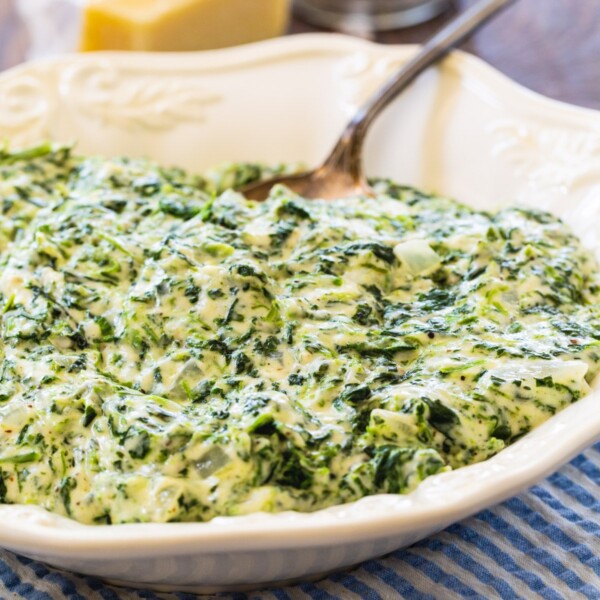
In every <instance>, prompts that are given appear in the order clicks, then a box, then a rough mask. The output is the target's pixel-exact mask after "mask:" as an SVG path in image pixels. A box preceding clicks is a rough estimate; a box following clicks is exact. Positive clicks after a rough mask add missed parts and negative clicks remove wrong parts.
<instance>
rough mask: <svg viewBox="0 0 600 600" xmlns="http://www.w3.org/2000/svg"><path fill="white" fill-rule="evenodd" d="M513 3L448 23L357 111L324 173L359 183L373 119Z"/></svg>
mask: <svg viewBox="0 0 600 600" xmlns="http://www.w3.org/2000/svg"><path fill="white" fill-rule="evenodd" d="M513 2H515V0H479V2H477V3H476V4H475V5H474V6H472V7H471V8H469V9H467V10H466V11H464V12H462V13H460V14H459V15H457V16H456V17H455V18H454V19H452V21H450V22H449V23H448V24H447V25H446V26H444V27H443V28H442V29H441V30H440V31H439V32H438V33H436V34H435V35H434V36H433V37H432V38H431V39H430V40H429V41H428V42H426V43H425V44H424V45H423V46H422V47H421V50H420V51H419V52H418V53H417V55H416V56H415V57H413V58H412V59H411V60H410V61H409V62H407V63H406V64H405V65H403V66H402V67H401V68H400V69H399V70H398V71H396V72H395V73H394V75H393V76H392V77H391V78H390V79H389V80H388V81H387V82H386V83H385V84H384V85H383V86H382V87H381V88H380V89H379V90H378V91H377V92H376V93H375V94H374V95H373V96H372V97H371V98H370V99H369V100H368V101H367V102H366V104H364V105H363V106H362V107H361V108H360V109H359V110H358V112H357V113H356V115H355V116H354V118H353V119H352V121H350V123H349V124H348V126H347V127H346V129H345V131H344V133H343V134H342V136H341V138H340V140H339V141H338V143H337V144H336V146H335V147H334V149H333V151H332V152H331V154H330V155H329V158H327V160H326V161H325V164H324V167H325V168H326V169H328V170H329V169H334V170H338V169H343V170H344V171H346V172H347V173H350V174H351V175H352V176H353V177H354V178H355V181H357V182H358V181H362V177H363V175H362V147H363V143H364V139H365V137H366V134H367V131H368V129H369V127H370V125H371V123H372V122H373V121H374V120H375V118H376V117H377V116H378V115H379V114H380V113H381V111H382V110H383V109H384V108H385V107H386V106H387V105H388V104H389V103H390V102H391V101H392V100H393V99H394V98H396V96H397V95H398V94H399V93H400V92H402V91H403V90H405V89H406V88H407V87H408V86H409V85H410V84H411V83H412V82H413V81H414V80H415V79H416V78H417V77H418V76H419V75H420V74H421V73H422V72H423V71H425V70H426V69H427V68H429V67H430V66H431V65H432V64H434V63H436V62H437V61H438V60H440V59H441V58H443V57H444V56H445V55H446V54H447V53H448V52H449V51H450V50H451V49H452V48H454V47H455V46H456V45H457V44H459V43H460V42H462V41H463V40H464V39H465V38H467V37H468V36H469V35H471V34H472V33H474V32H475V31H477V30H478V29H479V28H480V27H481V26H483V25H484V24H485V23H487V21H489V20H490V19H491V18H492V17H494V16H495V15H496V14H497V13H498V12H500V11H501V10H502V9H504V8H506V7H508V6H509V5H510V4H512V3H513Z"/></svg>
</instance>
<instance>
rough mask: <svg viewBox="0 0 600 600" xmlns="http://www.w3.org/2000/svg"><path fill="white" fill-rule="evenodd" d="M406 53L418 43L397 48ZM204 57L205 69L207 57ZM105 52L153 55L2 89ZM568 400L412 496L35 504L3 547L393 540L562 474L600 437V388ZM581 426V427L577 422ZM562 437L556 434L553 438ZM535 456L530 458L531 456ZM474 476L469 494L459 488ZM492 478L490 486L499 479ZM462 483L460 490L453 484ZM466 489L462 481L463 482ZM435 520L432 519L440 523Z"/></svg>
mask: <svg viewBox="0 0 600 600" xmlns="http://www.w3.org/2000/svg"><path fill="white" fill-rule="evenodd" d="M377 48H378V46H377V45H376V44H373V43H371V42H366V41H363V40H357V39H355V38H349V37H346V36H342V35H337V34H304V35H298V36H292V37H288V38H282V39H277V40H269V41H266V42H260V43H257V44H251V45H248V46H244V47H243V52H240V48H230V49H225V50H218V51H208V52H203V53H184V54H179V55H177V59H176V60H177V68H178V69H179V70H182V69H183V70H185V69H188V68H189V69H192V70H197V71H206V70H212V69H223V68H226V67H227V64H234V63H235V65H236V66H239V65H240V64H245V63H256V62H257V61H260V60H263V59H264V60H272V59H273V56H274V55H278V59H277V60H285V59H286V58H289V57H290V56H293V55H295V54H298V53H303V54H306V53H310V52H323V51H331V50H333V51H348V52H352V51H356V50H367V51H375V50H376V49H377ZM386 48H387V49H390V48H393V49H394V50H395V51H397V54H398V57H399V58H401V59H402V58H406V57H408V56H409V55H410V54H411V53H412V52H414V50H415V48H416V47H415V46H412V45H411V46H394V47H389V46H387V47H386ZM199 54H201V55H202V66H199V64H198V55H199ZM90 57H92V59H94V60H97V59H98V58H99V57H100V58H105V59H106V60H107V61H108V62H110V61H119V63H124V64H126V65H127V66H136V65H137V66H147V65H148V55H145V54H141V53H120V52H105V53H94V54H92V55H89V56H86V55H83V56H69V57H62V58H56V59H45V60H41V61H35V62H33V63H29V64H26V65H22V66H20V67H16V68H14V69H11V70H9V71H7V72H6V73H4V74H2V75H0V85H1V84H2V83H3V82H4V81H5V80H7V79H8V78H10V77H11V76H13V75H14V74H17V73H27V71H29V70H30V69H33V68H37V67H38V66H44V65H51V64H58V65H62V64H64V65H70V64H75V63H78V62H79V63H82V64H85V61H87V60H90ZM174 59H175V57H174V56H173V55H171V54H166V53H165V54H162V53H157V54H153V55H152V65H153V68H154V69H156V70H157V72H162V70H163V69H168V68H169V67H170V66H172V65H173V64H174V62H173V61H174ZM446 64H449V65H450V66H451V67H453V68H455V69H458V70H460V71H464V72H469V73H470V74H473V75H475V76H476V77H478V78H480V79H482V80H484V81H485V82H486V83H487V84H488V85H490V86H493V87H494V89H495V91H497V92H498V93H501V94H502V95H503V99H504V100H505V101H506V102H507V103H510V102H517V103H518V104H519V106H520V107H522V106H523V103H529V105H530V106H531V107H534V108H535V109H536V110H543V111H545V112H546V113H548V114H551V116H552V117H553V119H555V120H556V119H558V120H560V121H561V123H564V122H565V121H567V122H569V123H573V124H575V123H578V124H582V125H585V127H586V128H588V129H590V128H591V129H595V130H596V129H597V130H600V112H596V111H594V110H591V109H586V108H579V107H574V106H570V105H568V104H565V103H562V102H559V101H556V100H551V99H549V98H546V97H544V96H542V95H540V94H537V93H535V92H532V91H531V90H528V89H526V88H525V87H523V86H521V85H519V84H517V83H515V82H513V81H512V80H510V79H509V78H508V77H506V76H505V75H503V74H502V73H500V72H499V71H497V70H496V69H495V68H493V67H491V66H490V65H488V64H487V63H485V62H484V61H483V60H481V59H479V58H477V57H475V56H472V55H468V54H466V53H464V52H454V53H453V54H452V55H450V56H449V57H448V59H447V63H446ZM594 388H595V389H594V391H593V392H592V393H590V395H588V396H586V397H585V398H583V399H582V400H580V401H578V402H577V403H575V404H573V405H571V406H569V407H568V408H566V409H565V410H563V411H561V412H560V413H559V414H557V415H556V416H554V417H552V418H551V419H550V420H549V421H547V422H546V423H545V424H543V425H542V426H540V427H539V428H537V429H535V430H534V431H532V432H531V433H529V434H527V435H526V436H524V438H522V439H521V440H519V441H518V442H516V443H515V444H513V445H511V446H509V447H508V448H506V449H505V450H502V451H501V452H500V453H499V454H498V455H496V456H494V457H492V458H491V459H488V460H487V461H484V462H482V463H478V464H475V465H471V466H468V467H463V468H462V469H458V470H456V471H452V472H449V473H444V474H440V475H435V476H432V477H430V478H428V479H427V480H426V481H425V482H423V483H422V484H421V485H420V486H419V487H418V488H417V489H416V490H415V491H414V492H412V493H410V494H407V495H398V496H396V495H389V494H383V495H377V496H369V497H366V498H363V499H361V500H358V501H356V502H353V503H350V504H343V505H337V506H333V507H330V508H326V509H322V510H319V511H316V512H312V513H296V512H282V513H273V514H271V513H255V514H252V515H247V516H232V517H218V518H216V519H213V520H212V521H208V522H205V523H166V524H165V523H140V524H126V525H96V526H89V525H82V524H80V523H77V522H75V521H73V520H71V519H68V518H64V517H60V516H58V515H53V514H50V513H48V512H46V511H45V510H43V509H41V508H38V507H35V506H24V505H0V545H2V546H7V547H10V548H13V549H16V550H19V549H31V548H35V551H36V552H38V553H41V552H47V553H49V554H51V555H53V556H56V557H61V556H65V557H66V556H73V555H74V554H77V556H79V557H81V558H82V559H85V558H88V557H89V558H90V559H91V558H94V557H98V556H100V555H102V556H105V555H108V554H110V557H111V558H119V557H127V558H132V557H133V556H135V557H140V558H142V557H153V556H159V555H165V554H167V553H168V554H169V555H171V556H177V555H183V554H186V553H189V552H190V551H195V552H197V551H199V550H202V551H203V552H207V553H208V552H226V551H233V550H236V551H243V550H253V549H254V550H258V549H275V548H282V549H283V548H288V547H295V548H298V547H309V546H310V547H315V546H317V547H318V546H323V547H324V546H328V545H330V544H331V541H332V539H335V541H336V542H339V543H343V542H346V543H352V542H357V541H361V540H365V539H376V538H378V537H390V536H393V535H394V534H395V533H398V534H399V533H405V532H406V531H409V530H418V529H419V528H420V529H424V528H427V527H429V528H430V529H431V530H433V529H436V528H437V529H438V530H439V529H442V528H443V527H446V526H447V525H449V524H451V523H452V522H455V521H457V520H459V519H461V518H464V517H466V516H469V515H471V514H473V513H475V512H477V511H478V510H480V509H482V508H485V507H487V506H490V505H491V504H495V503H497V502H500V501H502V500H504V499H506V498H508V497H510V496H512V495H514V494H515V493H517V492H518V491H520V490H522V489H523V488H524V487H526V486H528V485H531V484H533V483H535V482H536V481H538V480H539V479H541V478H542V477H544V476H546V475H548V474H549V473H551V472H553V471H554V470H556V469H557V468H558V467H559V466H560V465H561V464H563V463H565V462H567V461H568V460H569V459H570V458H571V457H572V456H574V455H576V454H577V453H578V452H580V451H581V450H583V449H584V448H585V447H587V446H588V445H590V444H592V443H594V442H595V441H596V440H598V439H600V410H599V409H600V390H598V389H597V388H598V386H596V385H595V386H594ZM573 423H577V429H576V430H575V429H574V428H573ZM555 433H556V434H557V435H559V434H560V439H558V440H555V439H553V440H552V442H551V443H550V442H549V437H552V438H554V437H555V436H554V434H555ZM523 456H526V457H529V458H534V460H533V462H531V463H527V461H523V460H522V457H523ZM465 482H468V485H464V486H462V489H461V490H460V491H458V490H457V488H456V486H458V485H459V483H465ZM490 482H491V484H490ZM453 483H454V486H453ZM459 487H460V486H459ZM432 524H433V525H432Z"/></svg>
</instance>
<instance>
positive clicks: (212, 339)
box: [0, 145, 600, 523]
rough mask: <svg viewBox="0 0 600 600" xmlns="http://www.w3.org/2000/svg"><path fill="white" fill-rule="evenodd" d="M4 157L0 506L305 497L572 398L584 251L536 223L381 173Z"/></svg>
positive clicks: (591, 317)
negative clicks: (304, 183)
mask: <svg viewBox="0 0 600 600" xmlns="http://www.w3.org/2000/svg"><path fill="white" fill-rule="evenodd" d="M283 168H285V167H279V168H277V169H274V170H270V171H269V170H266V171H265V169H264V168H262V167H260V166H257V165H252V164H246V165H238V166H235V165H233V166H230V167H227V168H223V169H221V170H218V171H213V172H211V173H209V174H207V175H205V176H203V177H193V176H190V175H188V174H186V173H184V172H183V171H181V170H177V169H164V168H161V167H159V166H157V165H155V164H152V163H150V162H145V161H138V160H128V159H114V160H101V159H97V158H80V157H75V156H72V154H71V152H70V150H69V149H68V148H65V147H52V146H49V145H48V146H45V145H44V146H39V147H37V148H32V149H29V150H25V151H22V152H15V153H10V152H9V151H7V150H4V151H0V208H1V216H0V312H1V316H0V326H1V330H0V334H1V341H0V352H1V363H0V364H1V367H0V501H1V502H8V503H32V504H37V505H41V506H43V507H45V508H47V509H48V510H51V511H54V512H57V513H61V514H64V515H68V516H70V517H72V518H74V519H77V520H78V521H81V522H84V523H123V522H137V521H156V522H164V521H194V520H199V521H204V520H208V519H211V518H213V517H215V516H218V515H235V514H244V513H248V512H253V511H260V510H264V511H282V510H287V509H294V510H300V511H312V510H316V509H319V508H323V507H326V506H329V505H333V504H338V503H342V502H348V501H352V500H355V499H358V498H361V497H363V496H365V495H369V494H376V493H385V492H388V493H404V492H408V491H410V490H412V489H414V488H415V486H417V485H418V484H419V482H421V481H422V480H423V479H425V478H426V477H428V476H430V475H433V474H435V473H439V472H442V471H446V470H449V469H455V468H458V467H461V466H463V465H467V464H470V463H474V462H477V461H482V460H485V459H486V458H488V457H490V456H492V455H494V454H495V453H497V452H498V451H499V450H501V449H502V448H503V447H505V446H506V445H507V444H509V443H511V441H513V440H515V439H516V438H518V437H519V436H522V435H523V434H525V433H526V432H528V431H529V430H531V429H532V428H534V427H536V426H537V425H539V424H540V423H542V422H543V421H545V420H546V419H548V418H549V417H550V416H551V415H553V414H554V413H556V412H557V411H559V410H560V409H561V408H563V407H565V406H567V405H569V404H571V403H572V402H575V401H576V400H578V399H579V398H580V397H581V396H583V395H584V394H586V393H587V392H588V389H589V387H588V384H589V382H590V381H591V380H592V378H593V377H594V375H595V374H596V372H597V371H598V362H599V360H600V349H599V341H598V340H600V318H599V315H600V312H599V309H598V298H599V288H598V278H597V276H596V272H597V264H596V262H595V260H594V259H593V258H592V256H591V254H590V253H589V252H587V251H586V250H585V249H583V248H582V247H581V245H580V243H579V242H578V240H577V239H576V238H575V237H574V236H573V234H572V233H571V232H570V231H569V229H568V228H567V227H566V226H565V225H564V224H562V223H561V222H560V221H559V220H558V219H556V218H554V217H553V216H551V215H549V214H547V213H544V212H540V211H536V210H525V209H523V208H510V209H506V210H502V211H501V212H499V213H497V214H488V213H483V212H478V211H475V210H472V209H470V208H468V207H466V206H463V205H461V204H458V203H456V202H454V201H452V200H447V199H445V198H440V197H437V196H432V195H428V194H424V193H422V192H419V191H416V190H414V189H411V188H407V187H401V186H398V185H396V184H394V183H391V182H387V181H379V182H377V183H376V188H377V191H378V195H377V197H376V198H373V199H371V198H362V197H357V198H351V199H345V200H339V201H333V202H323V201H308V200H304V199H302V198H300V197H297V196H294V195H293V194H292V193H291V192H289V191H288V190H287V189H285V188H283V187H277V188H275V189H274V190H273V192H272V195H271V197H270V199H269V200H268V201H266V202H264V203H255V202H251V201H248V200H246V199H244V197H242V196H241V195H240V194H237V193H235V192H233V191H231V190H230V189H228V188H230V187H233V186H236V185H238V184H240V183H243V182H247V181H252V180H254V179H257V178H260V177H262V176H265V175H269V174H271V173H273V172H274V171H278V170H281V169H283Z"/></svg>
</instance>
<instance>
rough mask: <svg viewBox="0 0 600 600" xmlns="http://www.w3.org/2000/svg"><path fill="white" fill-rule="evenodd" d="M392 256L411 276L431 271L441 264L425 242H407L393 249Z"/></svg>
mask: <svg viewBox="0 0 600 600" xmlns="http://www.w3.org/2000/svg"><path fill="white" fill-rule="evenodd" d="M394 254H395V255H396V258H397V259H398V260H399V261H400V263H401V264H403V265H405V266H406V267H407V268H408V270H409V271H410V272H411V273H412V274H413V275H421V274H423V273H426V272H428V271H433V270H435V269H436V268H437V267H439V265H440V264H441V260H440V257H439V256H438V254H436V252H435V251H434V250H432V249H431V247H430V246H429V244H428V243H427V242H426V241H425V240H409V241H408V242H402V243H401V244H398V245H396V246H395V247H394Z"/></svg>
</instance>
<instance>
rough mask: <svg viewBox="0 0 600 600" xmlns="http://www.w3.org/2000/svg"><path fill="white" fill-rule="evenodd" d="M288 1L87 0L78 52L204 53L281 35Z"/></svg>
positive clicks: (287, 9) (284, 24)
mask: <svg viewBox="0 0 600 600" xmlns="http://www.w3.org/2000/svg"><path fill="white" fill-rule="evenodd" d="M289 5H290V0H91V1H90V2H88V3H87V4H86V7H85V9H84V17H83V28H82V37H81V49H82V50H84V51H89V50H155V51H163V50H207V49H210V48H225V47H227V46H235V45H237V44H245V43H248V42H255V41H258V40H264V39H267V38H270V37H276V36H278V35H281V34H282V33H284V31H285V29H286V27H287V22H288V16H289Z"/></svg>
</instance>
